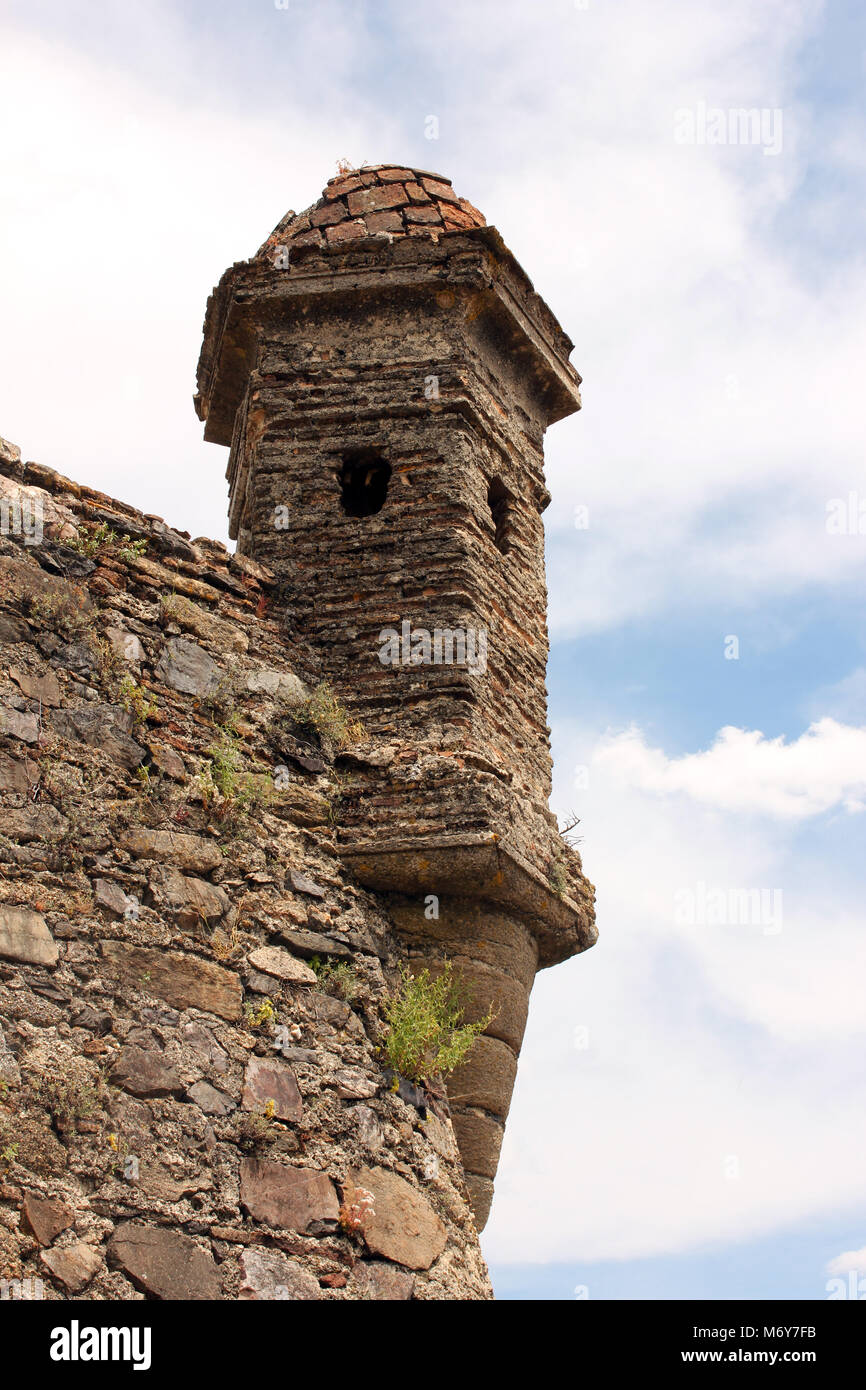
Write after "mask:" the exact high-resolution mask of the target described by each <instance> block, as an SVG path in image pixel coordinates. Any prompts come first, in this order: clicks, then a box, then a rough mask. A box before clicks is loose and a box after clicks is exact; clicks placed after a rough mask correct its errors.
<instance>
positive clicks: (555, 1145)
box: [484, 728, 866, 1296]
mask: <svg viewBox="0 0 866 1390" xmlns="http://www.w3.org/2000/svg"><path fill="white" fill-rule="evenodd" d="M558 732H559V740H560V745H561V746H560V759H559V767H560V778H559V780H560V788H559V792H558V795H557V797H556V798H555V803H556V804H558V805H559V806H561V807H565V806H571V805H573V804H574V800H575V795H574V792H573V790H569V789H568V786H567V783H568V779H569V769H570V768H571V767H573V766H574V765H575V764H576V763H577V762H584V761H586V758H585V755H584V750H585V749H586V748H587V747H591V746H592V745H593V743H594V742H597V741H598V736H597V735H593V732H592V731H591V730H589V729H578V728H572V729H560V730H559V731H558ZM578 809H579V811H580V814H581V816H582V824H581V830H582V831H584V834H585V840H584V843H583V844H582V845H581V851H582V853H583V855H584V863H585V866H586V869H587V872H588V873H589V874H590V876H591V877H592V879H593V880H594V881H595V883H596V885H597V893H598V901H597V916H598V924H599V930H600V937H599V941H598V943H597V945H596V946H594V947H593V949H592V950H591V951H589V952H587V953H586V954H585V955H583V956H579V957H577V958H576V959H575V960H573V961H570V962H568V963H567V964H566V965H564V966H561V967H558V968H557V969H556V970H552V971H546V972H543V973H542V974H541V975H540V976H539V977H538V979H537V981H536V985H535V989H534V991H533V996H532V1000H531V1006H530V1020H529V1027H528V1030H527V1036H526V1041H525V1044H524V1049H523V1053H522V1055H521V1061H520V1069H519V1072H518V1081H517V1089H516V1093H515V1099H514V1103H513V1106H512V1112H511V1116H510V1118H509V1124H508V1128H507V1130H506V1137H505V1143H504V1146H503V1153H502V1159H501V1164H500V1172H499V1176H498V1178H497V1185H496V1197H495V1200H494V1207H493V1215H492V1218H491V1222H490V1225H489V1226H488V1228H487V1231H486V1233H485V1237H484V1245H485V1250H486V1253H487V1256H488V1259H492V1260H494V1261H502V1262H506V1263H507V1262H519V1263H522V1262H532V1261H540V1262H545V1261H552V1260H560V1261H568V1262H571V1263H574V1262H579V1261H592V1260H603V1259H621V1260H629V1259H635V1258H639V1257H645V1256H652V1255H659V1254H676V1253H682V1252H686V1251H694V1250H698V1249H700V1248H705V1247H706V1246H707V1245H708V1244H709V1243H736V1242H738V1241H747V1240H750V1239H752V1238H756V1237H758V1236H761V1235H764V1234H769V1233H771V1232H772V1231H774V1230H778V1229H782V1228H785V1227H792V1226H795V1225H796V1224H797V1223H798V1222H800V1221H806V1220H815V1219H817V1218H819V1217H821V1216H822V1215H827V1214H829V1213H831V1212H834V1211H839V1210H844V1209H845V1208H846V1207H849V1208H850V1207H853V1206H855V1205H856V1204H858V1203H861V1202H863V1201H864V1200H866V1173H864V1170H863V1165H862V1159H861V1155H862V1149H863V1144H864V1142H866V1112H864V1107H863V1103H862V1077H861V1075H860V1072H861V1058H862V1055H863V1048H864V1044H866V1021H864V1016H863V1002H862V1001H863V997H864V993H866V930H864V926H866V922H864V913H863V909H862V902H861V897H862V894H861V890H860V885H859V883H858V881H857V875H856V874H852V873H851V872H849V871H848V870H847V869H846V866H845V864H844V861H842V862H841V863H839V864H836V863H834V862H833V860H832V857H830V858H828V859H824V860H820V861H818V862H816V859H815V856H814V855H812V856H810V855H809V854H808V852H805V853H804V849H803V844H802V841H803V836H802V833H801V831H800V828H799V825H798V823H797V822H796V821H793V820H791V819H790V818H785V819H782V820H774V819H773V818H772V817H770V816H763V817H760V818H748V817H746V816H744V815H742V814H741V813H740V812H739V811H729V810H726V809H724V808H722V809H720V808H719V807H717V806H716V805H710V804H704V803H703V802H702V801H700V800H695V799H693V798H692V797H691V796H689V795H686V794H680V795H676V796H660V795H659V794H658V792H657V791H655V790H647V789H644V788H643V787H642V786H641V785H639V784H636V783H635V782H634V781H633V780H631V779H629V778H628V777H626V778H625V779H620V778H619V777H618V776H613V775H611V769H609V768H607V767H606V766H605V765H604V764H601V763H598V762H597V761H596V760H595V759H593V760H592V761H591V767H590V785H589V790H588V791H587V792H585V793H583V794H582V796H581V798H580V804H579V808H578ZM698 881H704V882H706V883H707V884H715V885H720V886H722V887H724V888H735V889H760V888H766V889H776V888H778V889H779V890H780V891H781V893H782V894H783V899H784V920H783V927H782V930H781V931H780V932H779V933H778V934H777V935H767V934H765V933H764V932H763V931H762V930H761V928H760V926H759V925H734V926H724V925H720V926H700V925H683V924H681V923H679V922H678V921H677V920H676V915H675V901H676V895H677V893H678V891H679V890H681V889H682V888H684V887H693V886H694V885H696V884H697V883H698ZM578 1027H582V1028H588V1030H589V1046H588V1048H586V1049H585V1050H581V1049H580V1048H578V1047H577V1046H576V1045H575V1029H576V1028H578ZM815 1273H816V1280H818V1281H819V1282H820V1276H821V1273H822V1272H821V1270H816V1272H815ZM784 1292H785V1290H784V1275H780V1288H779V1295H780V1296H784Z"/></svg>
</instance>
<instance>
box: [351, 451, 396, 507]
mask: <svg viewBox="0 0 866 1390" xmlns="http://www.w3.org/2000/svg"><path fill="white" fill-rule="evenodd" d="M338 477H339V481H340V500H341V502H342V504H343V511H344V512H345V513H346V515H347V516H375V515H376V512H380V511H381V510H382V508H383V506H384V505H385V498H386V497H387V495H388V483H389V482H390V480H391V465H390V463H387V462H386V461H385V459H383V458H382V456H381V455H380V454H377V453H376V450H375V449H355V450H354V451H353V452H352V453H350V454H346V456H345V458H344V459H343V465H342V467H341V469H340V472H339V474H338Z"/></svg>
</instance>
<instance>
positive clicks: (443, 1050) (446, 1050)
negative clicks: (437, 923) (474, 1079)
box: [384, 961, 493, 1081]
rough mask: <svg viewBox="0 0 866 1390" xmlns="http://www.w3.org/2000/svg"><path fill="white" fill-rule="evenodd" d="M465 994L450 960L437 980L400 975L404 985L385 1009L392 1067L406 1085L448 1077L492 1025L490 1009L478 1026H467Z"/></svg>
mask: <svg viewBox="0 0 866 1390" xmlns="http://www.w3.org/2000/svg"><path fill="white" fill-rule="evenodd" d="M465 1005H466V1001H465V994H464V990H463V987H462V985H461V982H460V981H459V980H457V979H456V978H455V976H454V972H453V967H452V963H451V961H447V962H446V963H445V966H444V967H443V969H442V971H441V972H440V974H439V975H438V976H435V977H434V976H431V974H430V971H429V970H426V969H425V970H422V971H421V972H420V974H418V975H413V974H412V973H411V971H410V970H408V969H406V968H405V967H404V968H403V969H402V970H401V977H400V986H399V988H398V989H397V990H395V991H394V992H393V993H392V994H391V996H390V998H389V999H388V1000H387V1002H386V1004H385V1020H386V1022H387V1024H388V1030H389V1031H388V1035H387V1037H386V1039H385V1043H384V1054H385V1059H386V1061H387V1062H388V1065H389V1066H390V1067H392V1068H393V1070H394V1071H395V1072H399V1074H400V1075H401V1076H405V1077H406V1079H407V1080H408V1081H421V1080H424V1079H426V1078H428V1077H431V1076H436V1075H439V1076H447V1075H448V1073H449V1072H452V1071H453V1070H454V1068H455V1067H457V1066H459V1065H460V1063H461V1062H462V1061H463V1060H464V1058H465V1057H466V1056H467V1055H468V1053H469V1050H470V1048H471V1047H472V1045H473V1043H474V1042H475V1039H476V1038H477V1037H478V1034H479V1033H483V1032H484V1029H485V1028H487V1026H488V1025H489V1024H490V1023H491V1021H492V1019H493V1010H492V1008H491V1009H489V1010H488V1012H487V1014H486V1015H485V1017H484V1018H481V1019H478V1020H476V1022H475V1023H464V1021H463V1019H464V1015H465Z"/></svg>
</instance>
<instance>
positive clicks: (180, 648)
mask: <svg viewBox="0 0 866 1390" xmlns="http://www.w3.org/2000/svg"><path fill="white" fill-rule="evenodd" d="M221 675H222V671H221V670H220V668H219V666H218V665H217V663H216V662H215V661H213V660H212V659H211V658H210V657H209V656H208V654H207V652H206V651H205V650H204V649H203V648H202V647H200V646H199V645H198V643H197V642H191V641H190V640H189V638H187V637H170V638H169V640H168V641H167V642H166V644H165V651H164V652H163V654H162V656H161V657H160V659H159V664H158V666H157V668H156V678H157V680H159V681H162V683H163V685H169V686H171V688H172V690H179V691H180V692H181V694H182V695H208V694H210V693H211V692H212V691H214V690H216V688H217V686H218V685H219V682H220V677H221Z"/></svg>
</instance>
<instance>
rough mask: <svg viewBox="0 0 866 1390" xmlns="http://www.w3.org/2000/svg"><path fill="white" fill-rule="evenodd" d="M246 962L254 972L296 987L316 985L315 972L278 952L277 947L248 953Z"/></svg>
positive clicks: (287, 953) (282, 952) (287, 955)
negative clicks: (273, 977) (274, 977)
mask: <svg viewBox="0 0 866 1390" xmlns="http://www.w3.org/2000/svg"><path fill="white" fill-rule="evenodd" d="M248 960H249V963H250V965H252V966H253V967H254V968H255V969H256V970H261V971H262V973H263V974H265V975H275V976H276V978H277V979H278V980H288V981H289V982H290V983H291V984H296V985H314V984H315V983H316V973H315V971H314V970H311V969H310V967H309V966H308V965H305V964H304V962H303V961H302V960H298V959H297V957H296V956H293V955H291V954H290V953H289V952H288V951H282V950H280V948H279V946H260V947H259V948H258V949H257V950H255V951H250V954H249V956H248Z"/></svg>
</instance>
